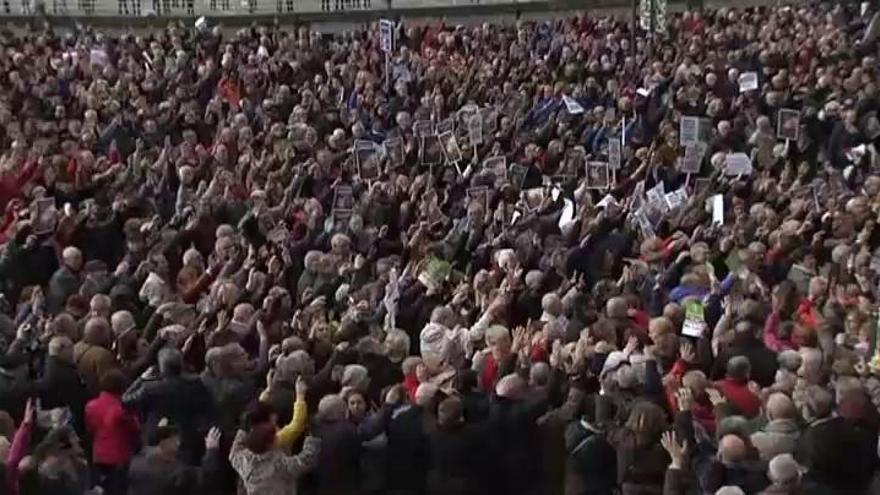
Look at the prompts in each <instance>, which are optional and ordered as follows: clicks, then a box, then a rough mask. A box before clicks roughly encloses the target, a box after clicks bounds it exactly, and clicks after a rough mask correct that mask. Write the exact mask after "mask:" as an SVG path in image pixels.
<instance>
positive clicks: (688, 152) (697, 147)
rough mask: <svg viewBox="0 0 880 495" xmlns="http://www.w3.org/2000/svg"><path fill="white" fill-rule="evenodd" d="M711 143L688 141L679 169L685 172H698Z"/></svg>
mask: <svg viewBox="0 0 880 495" xmlns="http://www.w3.org/2000/svg"><path fill="white" fill-rule="evenodd" d="M708 149H709V145H707V144H706V143H703V142H701V141H694V142H691V143H688V144H686V145H685V147H684V157H683V158H682V159H681V162H680V166H679V171H681V172H682V173H685V174H698V173H700V169H701V168H702V166H703V157H704V156H706V151H707V150H708Z"/></svg>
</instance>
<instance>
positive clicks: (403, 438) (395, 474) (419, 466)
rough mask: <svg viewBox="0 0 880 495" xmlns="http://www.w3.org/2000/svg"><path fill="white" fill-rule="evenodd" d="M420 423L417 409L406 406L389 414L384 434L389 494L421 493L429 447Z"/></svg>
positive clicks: (423, 428) (416, 494) (423, 416)
mask: <svg viewBox="0 0 880 495" xmlns="http://www.w3.org/2000/svg"><path fill="white" fill-rule="evenodd" d="M424 423H425V415H424V411H423V409H422V408H421V407H419V406H406V408H405V409H401V410H399V411H397V412H395V413H394V414H392V416H391V419H390V421H389V422H388V428H387V430H386V434H387V436H388V457H387V458H388V464H387V466H386V472H387V480H388V488H389V490H400V491H402V492H407V493H412V494H415V495H418V494H423V493H425V479H426V476H427V472H428V451H429V447H428V437H427V435H426V434H425V427H424Z"/></svg>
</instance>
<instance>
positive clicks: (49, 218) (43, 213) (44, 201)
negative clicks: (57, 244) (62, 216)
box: [30, 197, 58, 235]
mask: <svg viewBox="0 0 880 495" xmlns="http://www.w3.org/2000/svg"><path fill="white" fill-rule="evenodd" d="M57 213H58V212H57V211H56V209H55V198H54V197H52V198H39V199H35V200H34V201H33V203H32V204H31V208H30V214H31V227H32V228H33V232H34V234H36V235H41V234H46V233H49V232H52V231H53V230H55V224H56V222H57V220H58V215H57Z"/></svg>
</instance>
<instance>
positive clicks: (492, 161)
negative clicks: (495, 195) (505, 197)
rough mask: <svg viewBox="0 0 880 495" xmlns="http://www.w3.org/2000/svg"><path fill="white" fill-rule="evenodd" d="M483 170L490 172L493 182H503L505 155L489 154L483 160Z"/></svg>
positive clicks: (505, 170)
mask: <svg viewBox="0 0 880 495" xmlns="http://www.w3.org/2000/svg"><path fill="white" fill-rule="evenodd" d="M483 170H484V171H486V172H491V173H492V175H493V176H494V177H495V182H496V183H500V184H503V183H504V182H505V181H506V180H507V179H508V176H507V157H506V156H504V155H498V156H490V157H489V158H486V159H485V160H483Z"/></svg>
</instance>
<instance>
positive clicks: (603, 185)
mask: <svg viewBox="0 0 880 495" xmlns="http://www.w3.org/2000/svg"><path fill="white" fill-rule="evenodd" d="M610 182H611V174H610V169H609V168H608V164H607V163H605V162H587V188H588V189H608V187H609V185H610Z"/></svg>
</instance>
